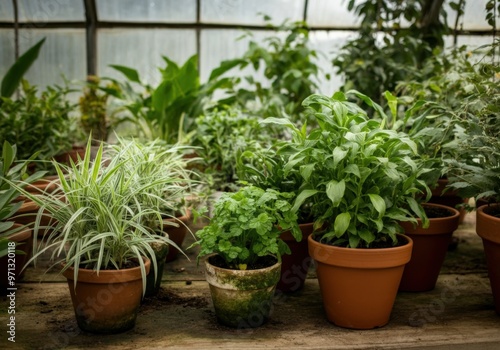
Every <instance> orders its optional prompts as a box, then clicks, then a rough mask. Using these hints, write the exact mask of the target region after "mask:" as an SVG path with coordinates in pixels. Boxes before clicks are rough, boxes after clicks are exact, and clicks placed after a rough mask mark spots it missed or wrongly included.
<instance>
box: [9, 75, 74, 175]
mask: <svg viewBox="0 0 500 350" xmlns="http://www.w3.org/2000/svg"><path fill="white" fill-rule="evenodd" d="M69 92H70V90H69V89H68V88H66V87H65V88H61V87H58V86H55V87H48V88H47V90H45V91H43V92H42V93H41V94H40V95H38V93H37V89H36V87H34V86H31V85H29V83H28V82H27V81H25V80H23V81H22V94H21V96H20V97H19V98H18V99H16V100H13V99H10V98H3V104H2V105H1V106H0V143H2V144H3V142H4V141H8V142H9V143H11V144H15V145H16V146H17V156H18V158H19V159H28V158H30V157H31V155H33V154H35V153H36V154H37V155H38V156H37V158H36V159H34V160H36V161H37V162H36V165H37V167H40V168H48V167H50V162H48V161H49V160H50V159H52V157H54V156H56V155H58V154H60V153H62V152H64V151H68V150H70V149H71V146H72V144H73V141H74V139H75V136H74V133H73V131H74V130H73V120H72V118H71V116H70V114H71V112H72V111H73V110H74V104H72V103H71V102H69V100H68V99H67V94H68V93H69Z"/></svg>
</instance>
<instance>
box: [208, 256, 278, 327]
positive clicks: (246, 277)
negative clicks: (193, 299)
mask: <svg viewBox="0 0 500 350" xmlns="http://www.w3.org/2000/svg"><path fill="white" fill-rule="evenodd" d="M267 259H271V262H269V261H265V260H261V261H260V262H258V263H257V264H256V265H255V266H251V267H250V268H249V269H247V270H232V269H226V268H222V267H219V266H217V264H219V265H221V263H220V260H219V258H216V255H212V256H210V257H208V258H207V259H206V260H205V268H206V273H205V277H206V279H207V282H208V284H209V286H210V294H211V295H212V301H213V305H214V309H215V314H216V316H217V320H218V322H219V323H221V324H223V325H225V326H228V327H233V328H255V327H259V326H261V325H263V324H264V323H265V322H266V321H267V320H268V318H269V316H270V312H271V309H272V303H273V297H274V292H275V290H276V284H277V283H278V280H279V278H280V271H281V263H280V262H278V260H277V259H276V258H274V257H270V258H267ZM269 264H271V265H269ZM265 265H267V266H266V267H264V268H259V266H265Z"/></svg>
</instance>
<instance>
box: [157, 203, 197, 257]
mask: <svg viewBox="0 0 500 350" xmlns="http://www.w3.org/2000/svg"><path fill="white" fill-rule="evenodd" d="M189 220H191V211H189V210H187V211H186V215H183V216H180V217H177V218H175V219H174V218H169V219H165V220H163V231H164V232H165V233H167V234H168V237H169V238H170V239H171V240H172V241H173V242H174V243H175V244H177V246H178V247H179V248H182V243H183V242H184V238H185V237H186V233H187V232H188V226H187V225H188V223H189ZM179 221H180V222H179ZM169 222H170V223H172V222H175V223H177V224H178V225H179V226H178V227H175V226H173V225H170V224H169ZM178 255H179V250H178V249H177V248H175V247H169V249H168V254H167V256H166V257H165V261H166V262H170V261H172V260H175V259H176V258H177V256H178Z"/></svg>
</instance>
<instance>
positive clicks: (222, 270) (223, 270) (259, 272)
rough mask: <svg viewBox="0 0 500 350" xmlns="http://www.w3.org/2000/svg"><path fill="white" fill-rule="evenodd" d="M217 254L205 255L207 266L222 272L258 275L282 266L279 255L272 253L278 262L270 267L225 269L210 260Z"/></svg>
mask: <svg viewBox="0 0 500 350" xmlns="http://www.w3.org/2000/svg"><path fill="white" fill-rule="evenodd" d="M216 255H219V254H217V253H213V254H209V255H207V256H206V257H205V266H206V265H210V266H212V267H213V269H214V270H218V271H221V272H226V273H235V274H238V275H244V276H251V275H258V274H261V273H262V271H263V270H274V269H276V268H281V259H278V258H277V257H275V256H274V255H272V256H273V257H274V258H276V259H277V260H278V261H277V262H276V264H273V265H271V266H268V267H263V268H261V269H253V270H236V269H225V268H223V267H219V266H216V265H213V264H211V263H210V262H209V261H208V260H209V259H210V258H211V257H213V256H216Z"/></svg>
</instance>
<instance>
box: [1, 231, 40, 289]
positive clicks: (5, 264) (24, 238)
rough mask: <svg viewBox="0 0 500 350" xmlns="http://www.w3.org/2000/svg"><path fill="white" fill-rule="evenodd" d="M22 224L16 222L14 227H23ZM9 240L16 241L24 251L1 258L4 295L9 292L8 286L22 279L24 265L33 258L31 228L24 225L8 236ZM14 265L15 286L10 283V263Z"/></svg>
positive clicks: (19, 248)
mask: <svg viewBox="0 0 500 350" xmlns="http://www.w3.org/2000/svg"><path fill="white" fill-rule="evenodd" d="M21 227H22V225H20V224H14V227H13V228H14V229H16V228H17V229H19V228H21ZM7 238H8V239H9V241H11V242H15V243H16V250H19V251H22V252H23V253H22V254H21V253H15V256H14V257H13V256H12V255H9V254H8V255H6V256H2V257H1V258H0V269H1V270H2V278H1V279H0V286H1V293H2V295H5V294H7V288H9V287H16V286H17V282H18V281H20V280H22V278H23V275H24V269H23V267H24V265H26V262H27V261H28V260H29V259H30V258H31V249H32V247H33V234H32V231H31V229H30V228H28V227H23V228H21V229H20V230H19V231H17V232H15V233H12V234H10V235H8V236H7ZM11 264H13V265H14V270H13V271H12V270H11V272H14V284H15V285H14V286H12V285H9V283H8V282H9V280H8V271H9V267H10V266H9V265H11Z"/></svg>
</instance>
